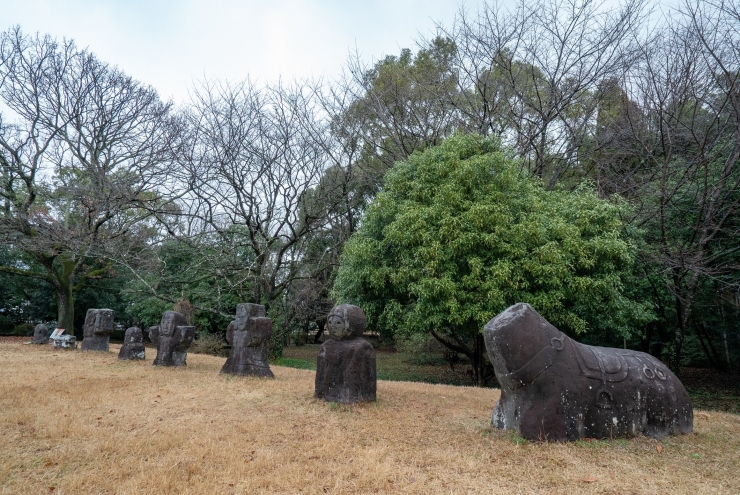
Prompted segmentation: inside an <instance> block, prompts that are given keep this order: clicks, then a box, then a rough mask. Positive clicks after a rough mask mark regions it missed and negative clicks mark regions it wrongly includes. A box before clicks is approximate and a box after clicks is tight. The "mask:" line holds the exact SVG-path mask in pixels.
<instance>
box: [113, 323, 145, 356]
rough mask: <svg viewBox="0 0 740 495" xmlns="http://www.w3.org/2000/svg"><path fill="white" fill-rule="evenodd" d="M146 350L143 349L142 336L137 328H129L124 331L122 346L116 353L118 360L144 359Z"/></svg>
mask: <svg viewBox="0 0 740 495" xmlns="http://www.w3.org/2000/svg"><path fill="white" fill-rule="evenodd" d="M145 357H146V349H145V348H144V334H143V333H142V332H141V328H139V327H131V328H129V329H127V330H126V335H125V336H124V338H123V345H122V346H121V350H120V351H119V352H118V359H144V358H145Z"/></svg>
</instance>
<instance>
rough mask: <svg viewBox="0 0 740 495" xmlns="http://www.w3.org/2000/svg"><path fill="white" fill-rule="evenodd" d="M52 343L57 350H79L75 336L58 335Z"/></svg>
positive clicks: (53, 338) (52, 339)
mask: <svg viewBox="0 0 740 495" xmlns="http://www.w3.org/2000/svg"><path fill="white" fill-rule="evenodd" d="M51 341H52V342H53V343H54V348H56V349H77V337H75V336H74V335H57V336H55V337H52V338H51Z"/></svg>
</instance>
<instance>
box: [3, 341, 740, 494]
mask: <svg viewBox="0 0 740 495" xmlns="http://www.w3.org/2000/svg"><path fill="white" fill-rule="evenodd" d="M112 350H114V351H115V352H110V353H89V352H88V353H82V352H80V351H61V350H56V351H55V350H54V349H52V348H50V347H49V346H30V345H29V346H24V345H21V344H20V343H19V342H18V341H14V342H9V341H2V342H0V493H22V494H37V493H50V492H53V493H55V494H71V493H118V494H129V493H130V494H164V493H178V494H179V493H194V494H206V493H245V494H246V493H325V492H328V493H390V492H399V493H424V494H428V493H548V494H549V493H620V494H621V493H660V494H668V493H691V494H693V495H698V494H705V493H731V494H737V493H740V474H739V473H738V471H739V469H738V468H740V463H739V461H738V459H739V458H740V456H739V455H738V453H739V452H740V417H738V416H734V415H729V414H721V413H705V412H700V411H699V412H697V413H696V421H695V429H696V432H695V433H694V434H692V435H686V436H681V437H673V438H669V439H666V440H664V441H662V442H657V441H655V440H651V439H647V438H640V439H637V440H632V441H629V442H627V441H614V442H591V443H587V442H579V443H577V444H532V443H523V444H520V443H519V442H518V441H517V439H516V438H515V437H513V436H512V435H510V434H508V433H504V432H498V431H492V430H491V429H490V428H489V426H488V425H489V415H490V413H491V409H492V407H493V404H494V402H495V401H496V399H497V396H498V392H497V391H496V390H490V389H489V390H487V389H476V388H465V387H452V386H445V385H428V384H421V383H406V382H385V381H381V382H379V383H378V398H379V400H378V402H377V403H375V404H368V405H362V406H354V407H345V406H336V405H331V404H327V403H325V402H320V401H317V400H314V399H313V398H312V394H313V378H314V373H313V372H312V371H304V370H296V369H290V368H281V367H274V368H273V371H274V372H275V376H276V379H275V380H259V379H249V378H233V377H227V376H222V375H219V370H220V368H221V365H222V364H223V361H224V360H223V358H217V357H212V356H206V355H189V356H188V367H187V368H184V369H182V368H179V369H171V368H169V369H168V368H155V367H152V366H151V362H152V358H153V356H152V354H151V350H149V349H148V350H147V360H146V362H122V361H118V359H117V358H116V353H117V348H116V349H112ZM657 445H661V446H662V453H658V451H657V450H658V449H656V446H657Z"/></svg>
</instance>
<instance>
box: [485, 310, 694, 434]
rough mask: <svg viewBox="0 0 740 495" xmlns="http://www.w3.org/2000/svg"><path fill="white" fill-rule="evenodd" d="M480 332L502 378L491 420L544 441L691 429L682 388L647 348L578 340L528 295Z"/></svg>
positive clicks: (691, 414)
mask: <svg viewBox="0 0 740 495" xmlns="http://www.w3.org/2000/svg"><path fill="white" fill-rule="evenodd" d="M484 335H485V342H486V349H487V350H488V356H489V358H490V360H491V362H492V363H493V367H494V370H495V372H496V378H497V379H498V382H499V384H500V385H501V398H500V399H499V400H498V402H497V403H496V405H495V406H494V409H493V416H492V418H491V424H492V425H493V426H494V427H496V428H503V429H507V430H515V431H517V432H518V433H519V435H521V436H522V437H524V438H526V439H528V440H548V441H573V440H577V439H579V438H617V437H634V436H637V435H640V434H644V435H647V436H650V437H654V438H661V437H664V436H666V435H670V434H676V433H689V432H691V431H692V430H693V410H692V407H691V399H690V398H689V396H688V394H687V393H686V390H685V389H684V387H683V385H682V384H681V382H680V381H679V380H678V378H677V377H676V375H674V374H673V373H672V372H671V371H670V370H669V369H668V368H667V367H666V366H665V365H664V364H663V363H661V362H660V361H659V360H658V359H656V358H654V357H653V356H651V355H649V354H645V353H643V352H638V351H632V350H626V349H613V348H606V347H595V346H589V345H585V344H580V343H578V342H576V341H574V340H573V339H571V338H569V337H568V336H567V335H565V334H564V333H562V332H561V331H559V330H558V329H557V328H555V327H554V326H553V325H551V324H550V323H549V322H548V321H547V320H545V319H544V318H543V317H542V316H541V315H539V314H538V313H537V312H536V311H535V310H534V309H533V308H532V307H531V306H530V305H529V304H525V303H519V304H516V305H514V306H511V307H510V308H508V309H506V310H505V311H503V312H502V313H501V314H499V315H498V316H496V317H495V318H493V319H492V320H491V321H489V322H488V323H487V324H486V326H485V327H484Z"/></svg>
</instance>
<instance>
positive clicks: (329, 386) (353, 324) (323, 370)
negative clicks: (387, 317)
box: [314, 304, 377, 404]
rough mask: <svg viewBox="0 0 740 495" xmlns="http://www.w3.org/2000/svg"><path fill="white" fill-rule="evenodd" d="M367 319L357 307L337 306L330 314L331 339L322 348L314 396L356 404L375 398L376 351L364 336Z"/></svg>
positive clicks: (317, 367)
mask: <svg viewBox="0 0 740 495" xmlns="http://www.w3.org/2000/svg"><path fill="white" fill-rule="evenodd" d="M366 323H367V319H366V317H365V313H364V312H363V311H362V309H360V308H359V307H357V306H353V305H351V304H341V305H339V306H335V307H334V308H332V310H331V311H330V312H329V315H328V317H327V323H326V329H327V331H328V333H329V336H330V338H329V340H327V341H326V342H324V343H323V344H322V345H321V347H320V348H319V352H318V356H317V362H316V382H315V392H314V397H316V398H317V399H324V400H326V401H327V402H338V403H340V404H354V403H357V402H372V401H374V400H375V396H376V388H377V372H376V361H375V350H374V349H373V346H372V345H370V343H369V342H368V341H366V340H364V339H363V338H362V337H361V336H362V334H363V332H364V331H365V325H366Z"/></svg>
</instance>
